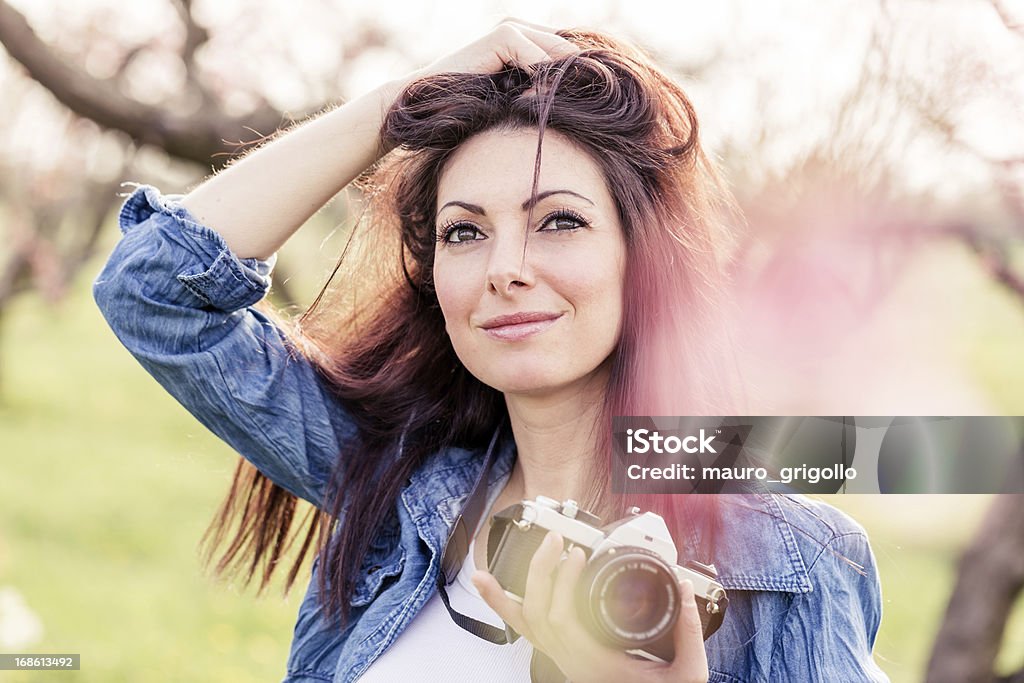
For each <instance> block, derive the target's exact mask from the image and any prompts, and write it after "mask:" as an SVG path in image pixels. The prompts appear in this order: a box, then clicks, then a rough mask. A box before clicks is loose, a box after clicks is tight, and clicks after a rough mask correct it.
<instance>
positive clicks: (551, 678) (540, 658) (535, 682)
mask: <svg viewBox="0 0 1024 683" xmlns="http://www.w3.org/2000/svg"><path fill="white" fill-rule="evenodd" d="M506 424H507V420H504V421H502V423H501V424H500V425H499V426H498V428H497V429H495V430H494V434H493V435H492V436H491V442H490V444H489V445H488V446H487V454H486V456H484V466H483V470H481V472H480V474H479V476H478V477H477V480H476V483H475V484H474V485H473V490H472V492H470V494H469V497H468V498H467V499H466V502H465V504H463V507H462V512H460V513H459V516H458V517H457V518H456V520H455V523H454V524H453V525H452V530H451V532H450V533H449V534H448V540H447V541H446V542H445V544H444V552H443V553H442V555H441V571H440V572H438V574H437V591H438V593H440V594H441V602H443V603H444V608H445V609H446V610H448V615H449V616H450V617H451V618H452V621H453V622H455V624H456V625H457V626H459V627H460V628H462V629H463V630H465V631H469V632H470V633H472V634H473V635H474V636H476V637H478V638H483V639H484V640H486V641H488V642H491V643H494V644H495V645H509V644H511V643H514V642H516V641H517V640H519V637H520V636H519V634H518V633H516V632H515V630H514V629H513V628H512V627H511V626H509V625H508V624H505V628H504V629H500V628H497V627H495V626H491V625H490V624H487V623H484V622H482V621H480V620H478V619H474V618H472V617H469V616H466V615H465V614H462V613H461V612H458V611H456V610H455V608H453V607H452V605H451V601H450V600H449V598H448V590H447V587H448V586H450V585H452V583H454V582H455V579H456V577H458V575H459V572H460V571H462V566H463V564H465V562H466V556H467V555H468V554H469V544H470V542H471V541H472V537H473V534H474V533H476V529H477V527H478V526H479V525H480V518H481V516H482V515H483V513H484V508H485V507H486V505H487V481H488V478H489V475H490V472H491V468H492V466H493V465H494V461H495V459H496V455H495V445H496V444H497V442H498V437H499V436H500V434H501V431H502V429H503V428H504V427H505V425H506ZM506 523H507V520H506ZM492 534H493V532H492ZM490 555H491V553H490V548H488V557H490ZM530 680H531V681H532V683H568V680H567V678H566V676H565V674H563V673H562V672H561V670H560V669H559V668H558V666H557V665H556V664H555V663H554V662H553V661H552V660H551V658H549V657H548V656H547V655H545V654H544V653H543V652H541V651H540V650H537V649H534V651H533V656H532V658H531V659H530Z"/></svg>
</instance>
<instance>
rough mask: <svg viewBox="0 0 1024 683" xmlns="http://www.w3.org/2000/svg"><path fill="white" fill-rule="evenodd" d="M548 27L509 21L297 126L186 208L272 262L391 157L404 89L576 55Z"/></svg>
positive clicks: (190, 198) (239, 250)
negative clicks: (388, 123)
mask: <svg viewBox="0 0 1024 683" xmlns="http://www.w3.org/2000/svg"><path fill="white" fill-rule="evenodd" d="M576 50H577V48H576V46H574V45H573V44H572V43H570V42H569V41H567V40H565V39H564V38H562V37H560V36H558V35H556V34H555V33H553V32H551V31H550V30H549V29H545V28H543V27H538V26H535V25H532V24H527V23H525V22H521V21H518V20H506V21H503V22H502V23H500V24H498V26H497V27H495V28H494V29H493V30H492V31H490V32H489V33H487V34H486V35H484V36H483V37H482V38H480V39H479V40H476V41H474V42H473V43H471V44H469V45H467V46H466V47H464V48H462V49H461V50H458V51H457V52H454V53H452V54H450V55H448V56H446V57H444V58H442V59H439V60H438V61H436V62H434V63H433V64H431V65H430V66H427V67H425V68H423V69H420V70H418V71H414V72H412V73H411V74H409V75H407V76H405V77H403V78H400V79H396V80H394V81H390V82H388V83H385V84H384V85H382V86H380V87H378V88H376V89H374V90H373V91H371V92H369V93H367V94H365V95H363V96H361V97H359V98H357V99H355V100H352V101H351V102H348V103H347V104H345V105H343V106H341V107H339V108H336V109H333V110H331V111H329V112H327V113H325V114H322V115H320V116H319V117H317V118H315V119H313V120H311V121H309V122H307V123H305V124H302V125H300V126H298V127H297V128H295V129H293V130H291V131H289V132H287V133H286V134H284V135H281V136H279V137H277V139H275V140H273V141H272V142H270V143H269V144H266V145H264V146H262V147H260V148H259V149H257V150H255V151H253V152H252V153H250V154H249V155H248V156H246V157H245V158H243V159H242V160H240V161H238V162H236V163H233V164H231V165H230V166H228V167H227V168H226V169H225V170H223V171H221V172H220V173H218V174H216V175H214V176H212V177H211V178H209V179H208V180H206V181H205V182H204V183H203V184H201V185H200V186H199V187H197V188H196V189H194V190H193V191H192V192H191V193H189V194H188V195H187V196H186V197H185V198H184V199H183V200H182V201H181V205H182V206H183V207H184V208H186V209H188V211H189V212H190V213H191V214H192V215H193V216H195V217H196V218H197V219H198V220H199V222H200V223H202V224H204V225H207V226H209V227H211V228H213V229H214V230H216V231H217V232H218V233H220V235H221V236H222V237H223V238H224V240H225V241H226V242H227V244H228V246H229V247H230V248H231V250H232V251H233V252H234V253H235V254H236V255H237V256H238V257H239V258H261V259H265V258H268V257H269V256H270V255H271V254H273V253H274V252H275V251H277V249H278V248H279V247H280V246H281V245H282V244H284V243H285V241H286V240H287V239H288V238H289V237H290V236H291V235H292V233H294V232H295V231H296V230H298V228H299V227H300V226H301V225H302V224H303V223H305V222H306V221H307V220H308V219H309V217H310V216H312V215H313V214H314V213H316V212H317V211H318V210H319V209H320V207H322V206H323V205H324V204H326V203H327V201H328V200H330V199H331V197H333V196H334V195H335V194H337V193H338V192H340V191H341V190H342V188H344V187H345V186H346V185H348V184H349V183H350V182H351V181H352V180H353V179H355V178H356V177H357V176H358V175H359V174H360V173H362V172H363V171H364V170H365V169H367V168H368V167H369V166H370V165H371V164H373V163H374V162H375V161H376V160H377V159H378V158H380V156H382V155H383V154H385V153H387V151H388V150H386V149H384V148H383V147H382V145H381V140H380V127H381V123H382V121H383V117H384V115H385V114H386V113H387V111H388V109H389V107H390V106H391V104H392V103H393V102H394V100H395V98H396V97H397V96H398V94H399V93H400V92H401V91H402V89H403V88H404V87H405V86H406V85H408V84H409V83H411V82H412V81H413V80H415V79H417V78H420V77H423V76H428V75H431V74H435V73H444V72H460V73H493V72H497V71H499V70H500V69H501V67H502V64H503V63H504V62H507V61H511V60H515V61H517V62H518V63H520V64H530V63H534V62H537V61H542V60H545V59H550V58H552V57H558V56H561V55H565V54H568V53H570V52H573V51H576Z"/></svg>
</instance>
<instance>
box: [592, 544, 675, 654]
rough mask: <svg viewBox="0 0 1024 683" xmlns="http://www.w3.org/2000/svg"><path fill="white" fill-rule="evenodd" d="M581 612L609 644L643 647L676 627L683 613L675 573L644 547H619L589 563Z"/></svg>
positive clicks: (593, 628) (596, 632) (597, 633)
mask: <svg viewBox="0 0 1024 683" xmlns="http://www.w3.org/2000/svg"><path fill="white" fill-rule="evenodd" d="M582 578H583V580H582V581H581V585H582V586H583V591H584V593H583V594H582V595H581V596H580V603H581V604H580V608H581V610H580V613H581V614H587V615H588V616H589V617H590V618H589V619H588V620H587V621H588V622H589V623H590V624H591V626H592V630H594V631H595V634H596V635H598V636H599V637H601V638H602V639H603V640H605V641H606V642H607V643H609V644H610V645H614V646H618V647H626V648H637V647H642V646H644V645H646V644H649V643H652V642H654V641H656V640H658V639H659V638H661V637H662V636H664V635H665V634H666V633H667V632H669V631H671V630H672V626H673V624H675V621H676V618H677V617H678V615H679V589H678V587H677V586H676V581H675V576H674V575H673V574H672V572H671V570H669V568H668V567H667V566H666V565H665V563H664V562H663V561H662V560H661V558H659V557H657V556H656V555H654V554H653V553H650V552H648V551H646V550H643V549H641V548H615V549H612V550H609V551H608V552H606V553H602V554H601V555H599V556H598V557H595V558H594V559H593V560H592V561H591V563H590V564H588V565H587V572H586V573H585V575H584V577H582Z"/></svg>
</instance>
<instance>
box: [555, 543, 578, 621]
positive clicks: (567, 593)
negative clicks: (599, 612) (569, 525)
mask: <svg viewBox="0 0 1024 683" xmlns="http://www.w3.org/2000/svg"><path fill="white" fill-rule="evenodd" d="M586 563H587V556H586V554H585V553H584V552H583V550H582V549H581V548H579V547H578V546H573V548H572V550H570V551H569V555H568V557H566V558H565V560H563V561H562V563H561V564H560V565H559V567H558V574H557V576H555V582H554V585H553V586H552V588H551V610H550V612H549V615H550V616H549V618H550V620H551V623H552V625H553V626H555V627H556V628H558V629H561V630H565V629H570V628H572V626H573V625H575V624H576V623H577V622H578V621H579V617H578V615H577V614H576V585H577V584H578V583H579V580H580V574H582V573H583V567H584V566H585V565H586Z"/></svg>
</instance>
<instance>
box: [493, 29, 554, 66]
mask: <svg viewBox="0 0 1024 683" xmlns="http://www.w3.org/2000/svg"><path fill="white" fill-rule="evenodd" d="M532 30H533V29H529V28H526V27H521V26H515V25H514V24H501V25H500V26H498V28H496V29H494V37H495V38H494V39H495V41H496V44H494V45H493V46H492V47H493V49H494V50H495V52H496V54H497V55H498V57H499V58H500V59H501V61H502V62H503V63H508V62H515V63H516V64H521V65H524V66H526V65H529V64H535V63H537V62H543V61H544V60H546V59H550V57H549V55H548V53H547V50H545V49H544V48H543V47H541V46H540V45H539V44H538V43H536V42H534V41H533V40H530V39H529V38H527V37H526V35H525V34H524V31H532Z"/></svg>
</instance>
